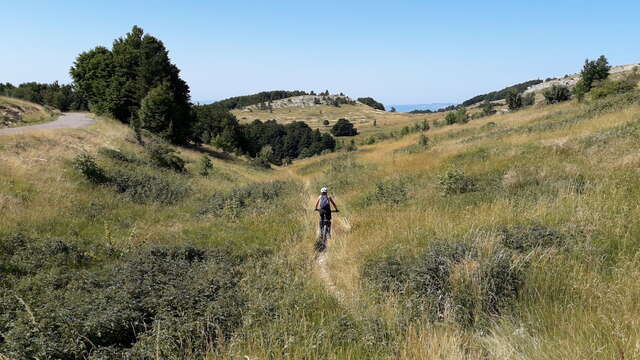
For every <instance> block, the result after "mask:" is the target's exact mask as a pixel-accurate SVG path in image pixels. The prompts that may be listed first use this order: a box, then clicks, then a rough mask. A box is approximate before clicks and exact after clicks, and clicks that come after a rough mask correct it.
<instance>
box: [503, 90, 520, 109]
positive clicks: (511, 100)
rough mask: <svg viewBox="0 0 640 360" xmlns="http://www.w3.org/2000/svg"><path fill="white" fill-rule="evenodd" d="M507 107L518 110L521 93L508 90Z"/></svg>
mask: <svg viewBox="0 0 640 360" xmlns="http://www.w3.org/2000/svg"><path fill="white" fill-rule="evenodd" d="M506 100H507V107H509V110H511V111H514V110H518V109H520V108H521V107H522V95H520V94H519V93H516V92H509V94H508V95H507V97H506Z"/></svg>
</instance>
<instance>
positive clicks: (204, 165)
mask: <svg viewBox="0 0 640 360" xmlns="http://www.w3.org/2000/svg"><path fill="white" fill-rule="evenodd" d="M212 169H213V163H212V162H211V159H209V157H208V156H207V155H204V156H203V157H201V158H200V169H199V171H198V173H199V174H200V176H209V174H210V173H211V170H212Z"/></svg>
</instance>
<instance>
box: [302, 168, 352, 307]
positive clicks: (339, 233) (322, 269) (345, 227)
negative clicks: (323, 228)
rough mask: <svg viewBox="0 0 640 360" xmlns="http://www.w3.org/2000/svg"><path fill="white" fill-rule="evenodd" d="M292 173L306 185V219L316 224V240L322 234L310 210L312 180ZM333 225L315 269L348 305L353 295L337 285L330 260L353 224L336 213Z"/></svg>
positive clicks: (331, 289) (340, 299) (325, 284)
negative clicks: (333, 251)
mask: <svg viewBox="0 0 640 360" xmlns="http://www.w3.org/2000/svg"><path fill="white" fill-rule="evenodd" d="M290 174H291V175H292V176H293V177H296V178H298V179H300V180H301V181H302V183H303V185H304V195H303V201H302V202H303V203H302V206H303V209H304V210H305V211H304V214H305V218H306V219H305V220H306V221H307V222H309V223H311V224H314V228H315V239H313V241H315V240H316V239H317V238H318V236H319V234H320V230H319V228H318V222H319V220H318V216H317V214H316V213H315V212H311V211H308V209H310V207H311V206H313V204H314V201H315V196H314V195H313V194H314V192H313V191H312V189H311V182H310V181H309V179H308V178H304V177H301V176H299V175H297V174H294V173H293V172H292V171H290ZM332 225H333V226H332V236H331V238H330V239H329V240H328V241H327V248H326V249H324V251H321V252H317V253H316V256H315V259H314V263H315V271H316V272H317V275H318V278H319V279H320V281H321V282H322V284H323V285H324V287H325V288H326V289H327V291H328V292H329V293H330V294H331V295H332V296H333V297H334V298H336V299H337V300H338V301H339V302H340V303H341V304H343V305H346V304H347V303H348V302H349V300H350V299H351V297H352V296H350V294H347V293H345V292H344V291H343V290H342V289H340V288H339V287H338V286H337V285H336V280H335V274H332V273H331V270H330V266H329V262H330V261H331V254H332V248H334V247H335V246H336V244H337V243H338V242H341V241H344V238H345V236H346V234H347V233H348V232H349V231H350V230H351V226H350V225H349V221H348V220H347V219H346V218H345V217H344V216H340V215H334V217H333V223H332Z"/></svg>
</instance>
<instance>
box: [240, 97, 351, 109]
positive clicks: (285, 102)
mask: <svg viewBox="0 0 640 360" xmlns="http://www.w3.org/2000/svg"><path fill="white" fill-rule="evenodd" d="M343 104H351V105H355V104H356V101H355V100H353V99H351V98H350V97H348V96H345V95H301V96H293V97H289V98H286V99H280V100H274V101H271V102H262V103H259V104H256V105H250V106H246V107H244V108H243V110H244V111H256V110H269V109H286V108H299V107H309V106H318V105H343Z"/></svg>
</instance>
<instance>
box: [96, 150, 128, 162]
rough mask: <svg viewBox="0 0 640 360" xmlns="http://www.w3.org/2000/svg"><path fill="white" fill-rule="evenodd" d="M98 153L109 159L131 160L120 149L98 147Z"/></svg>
mask: <svg viewBox="0 0 640 360" xmlns="http://www.w3.org/2000/svg"><path fill="white" fill-rule="evenodd" d="M98 155H101V156H104V157H106V158H109V159H111V160H116V161H122V162H132V160H131V159H129V157H127V156H126V155H125V154H123V153H122V151H120V150H116V149H111V148H106V147H102V148H100V149H98Z"/></svg>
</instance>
